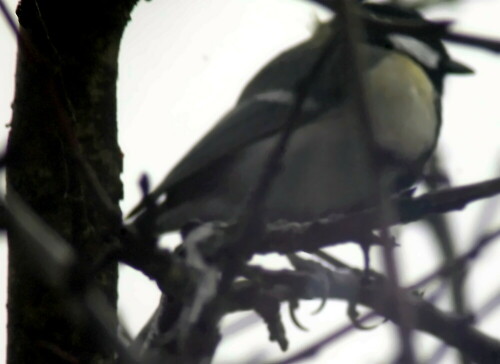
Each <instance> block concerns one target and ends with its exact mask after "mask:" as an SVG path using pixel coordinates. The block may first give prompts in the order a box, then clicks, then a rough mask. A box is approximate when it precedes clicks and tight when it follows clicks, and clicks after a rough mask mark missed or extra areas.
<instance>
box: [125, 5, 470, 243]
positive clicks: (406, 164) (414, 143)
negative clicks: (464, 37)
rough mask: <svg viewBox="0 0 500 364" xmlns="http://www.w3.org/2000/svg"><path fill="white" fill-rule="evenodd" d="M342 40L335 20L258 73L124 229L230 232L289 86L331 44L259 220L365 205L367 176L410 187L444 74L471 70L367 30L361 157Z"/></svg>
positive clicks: (409, 13) (436, 128) (395, 187)
mask: <svg viewBox="0 0 500 364" xmlns="http://www.w3.org/2000/svg"><path fill="white" fill-rule="evenodd" d="M362 9H363V11H365V12H367V13H368V14H371V15H372V16H375V17H377V18H381V19H389V20H394V19H395V20H396V21H397V20H416V21H424V18H423V16H422V15H421V14H420V13H419V12H417V11H414V10H408V9H404V8H401V7H397V6H395V5H388V4H375V3H366V4H363V5H362ZM342 34H343V33H342V29H341V27H339V26H338V22H337V20H336V19H335V17H334V18H333V19H332V20H330V21H329V22H327V23H323V24H320V25H318V27H317V29H316V30H315V32H314V33H313V34H312V35H311V37H310V38H309V39H307V40H305V41H303V42H302V43H300V44H298V45H296V46H294V47H293V48H291V49H288V50H286V51H284V52H283V53H281V54H279V55H278V56H277V57H276V58H274V59H273V60H271V61H270V62H269V63H268V64H267V65H266V66H264V67H263V68H262V69H261V70H260V71H259V72H258V73H257V74H256V75H255V76H254V78H253V79H252V80H251V81H250V82H249V83H248V85H247V86H246V87H245V88H244V90H243V91H242V93H241V95H240V97H239V99H238V101H237V102H236V104H235V106H234V107H233V109H232V110H230V111H229V112H228V113H227V114H226V115H225V116H224V117H222V119H221V120H220V121H219V122H218V123H217V124H216V125H215V126H214V128H213V129H212V130H210V131H209V132H208V133H207V134H206V135H205V136H204V137H203V138H202V139H201V140H200V141H199V142H198V143H197V144H196V145H195V146H194V147H193V148H192V149H191V150H190V151H189V152H188V153H187V154H186V155H185V157H184V158H183V159H182V160H181V161H180V162H179V163H178V164H177V165H176V166H175V167H174V168H173V170H171V172H170V173H169V174H168V175H167V176H166V177H165V179H164V180H163V181H162V182H161V183H160V184H159V185H158V186H157V187H156V188H155V189H154V190H153V191H151V192H150V193H148V194H147V196H145V197H144V199H143V200H142V202H141V203H140V204H139V205H138V206H137V207H136V208H135V209H134V210H133V211H132V213H131V216H134V217H135V220H134V221H133V224H134V225H135V226H136V227H138V228H139V229H140V230H141V231H145V230H147V233H148V234H152V235H160V234H162V233H165V232H170V231H176V230H181V229H182V228H183V227H184V226H186V225H189V224H190V223H196V224H197V223H203V222H234V220H235V219H237V218H238V216H240V215H241V212H242V211H241V210H242V209H244V208H245V206H246V201H247V200H248V198H250V196H251V193H252V191H253V190H254V189H255V188H256V186H257V184H258V183H259V179H260V178H261V176H262V173H263V170H264V169H265V168H266V162H267V161H268V159H269V155H270V154H271V153H272V151H273V148H275V146H276V143H277V142H278V140H279V138H280V135H281V132H282V130H283V129H284V128H285V127H286V125H287V123H288V122H289V119H290V110H292V109H293V107H294V106H297V105H296V103H297V97H296V90H297V87H298V85H299V84H300V82H302V81H303V80H304V79H305V78H307V76H308V75H309V74H310V72H311V68H313V67H315V64H316V63H317V60H318V58H319V57H321V55H322V54H323V53H322V52H323V50H324V49H325V47H327V46H328V44H329V43H328V42H332V43H333V44H335V43H337V45H338V46H336V47H332V49H331V51H330V52H329V53H327V54H326V55H325V56H324V57H325V59H324V62H323V65H322V66H321V69H320V70H319V71H318V75H317V76H316V77H315V78H314V80H312V81H311V82H310V84H309V85H307V94H306V96H305V97H304V99H303V100H302V102H301V104H300V105H299V106H300V108H299V109H300V110H299V111H298V113H299V115H298V118H297V119H298V120H297V122H296V123H295V124H294V126H293V130H292V131H291V134H290V136H289V139H288V141H287V143H286V148H285V149H284V152H283V155H282V157H281V161H280V162H281V163H280V167H279V168H278V169H277V170H276V171H275V172H274V173H273V180H272V181H271V184H270V187H269V190H268V192H267V194H266V197H265V201H264V202H263V209H262V215H263V221H264V222H265V223H273V222H276V221H284V222H291V223H295V222H298V223H302V222H311V221H316V220H319V219H321V218H323V217H326V216H328V215H329V214H332V213H348V212H350V211H354V210H356V209H360V208H363V207H366V206H369V205H370V204H373V203H374V200H375V199H376V196H377V193H378V192H377V191H376V188H375V186H376V185H377V183H374V181H373V178H382V177H381V176H384V180H385V181H386V183H387V185H388V186H389V189H390V192H391V193H400V192H401V191H405V190H407V189H408V188H409V187H411V186H413V185H414V184H415V183H416V182H417V181H418V179H419V178H420V177H421V175H422V173H423V168H424V165H425V163H426V161H427V160H428V159H429V157H430V156H431V154H432V153H433V151H434V150H435V148H436V144H437V140H438V137H439V133H440V129H441V98H442V95H443V91H444V78H445V76H446V75H448V74H467V73H471V72H472V70H471V69H470V68H468V67H467V66H465V65H463V64H461V63H459V62H457V61H455V60H453V59H452V58H451V57H450V56H449V54H448V52H447V50H446V48H445V46H444V44H443V42H442V40H441V39H440V37H439V35H437V34H432V33H429V34H426V35H420V36H418V37H417V36H415V35H411V34H407V33H400V32H399V33H398V32H397V31H396V30H394V31H385V32H382V31H376V29H371V30H368V31H366V32H365V34H364V36H363V37H362V38H361V39H360V40H359V41H358V42H357V43H356V49H357V51H358V53H359V57H360V59H361V60H362V61H363V62H362V69H361V73H362V78H363V80H364V87H365V91H366V104H367V109H368V111H369V116H370V118H369V121H370V129H371V131H372V133H373V134H372V139H373V148H374V149H373V148H372V149H369V148H367V147H366V145H365V143H364V142H363V133H366V131H365V130H361V129H362V128H361V127H360V125H362V124H360V123H359V122H357V121H359V120H358V119H357V118H359V112H358V111H357V110H356V109H355V108H354V107H353V103H352V100H353V97H356V95H353V94H352V87H351V84H350V82H351V80H350V79H349V72H347V71H346V67H349V64H348V63H346V62H345V55H344V51H345V48H343V47H342ZM373 153H376V158H375V157H374V156H373V155H372V154H373ZM370 164H374V165H370ZM373 169H375V171H376V172H377V173H375V174H374V173H373Z"/></svg>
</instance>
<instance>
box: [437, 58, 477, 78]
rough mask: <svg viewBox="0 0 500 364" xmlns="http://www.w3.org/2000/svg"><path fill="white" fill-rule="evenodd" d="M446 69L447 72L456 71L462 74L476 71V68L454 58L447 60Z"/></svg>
mask: <svg viewBox="0 0 500 364" xmlns="http://www.w3.org/2000/svg"><path fill="white" fill-rule="evenodd" d="M444 70H445V72H446V73H456V74H462V75H467V74H471V73H474V70H473V69H472V68H470V67H468V66H466V65H464V64H463V63H460V62H457V61H454V60H453V59H449V60H447V61H446V63H445V64H444Z"/></svg>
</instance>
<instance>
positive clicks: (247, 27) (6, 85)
mask: <svg viewBox="0 0 500 364" xmlns="http://www.w3.org/2000/svg"><path fill="white" fill-rule="evenodd" d="M7 4H8V5H10V8H11V9H14V7H15V1H12V0H9V1H7ZM428 14H429V17H432V18H440V19H442V18H448V19H455V20H456V28H457V29H460V30H462V31H471V32H473V33H475V34H483V35H490V36H496V37H497V38H500V22H498V15H499V14H500V1H498V0H470V1H464V2H463V4H462V5H460V6H454V7H450V6H447V7H440V8H435V9H432V10H431V11H429V13H428ZM325 16H326V14H325V13H324V12H320V11H319V10H317V9H316V8H314V7H312V6H310V5H309V4H307V3H306V2H302V1H293V0H287V1H285V0H254V1H251V0H211V1H207V0H189V1H188V0H178V1H173V0H172V1H160V0H155V1H151V2H145V1H142V2H140V4H139V5H138V6H137V8H136V10H135V11H134V13H133V15H132V20H131V22H130V25H129V27H128V28H127V31H126V33H125V37H124V40H123V45H122V49H121V55H120V74H119V84H118V90H119V92H118V105H119V108H118V118H119V129H120V131H119V132H120V134H119V137H120V144H121V147H122V149H123V151H124V154H125V159H124V161H125V169H124V173H123V175H122V180H123V181H124V184H125V199H124V201H123V202H122V207H123V209H124V211H127V210H129V209H130V208H131V207H132V205H134V204H135V203H136V202H137V201H138V199H139V193H138V189H137V183H136V181H137V179H138V177H139V175H140V174H141V173H143V172H147V173H148V174H149V175H150V176H151V178H152V182H153V184H156V183H158V182H160V180H161V179H162V178H163V177H164V175H165V174H166V173H167V172H168V171H169V169H170V168H172V167H173V165H174V164H175V163H176V162H177V161H178V160H179V159H180V158H181V157H182V155H183V154H184V153H186V152H187V151H188V149H189V148H190V147H191V146H192V145H193V143H194V142H195V141H196V140H197V139H198V138H199V137H200V136H202V135H203V134H204V133H205V132H206V131H207V130H208V129H209V128H210V127H211V126H212V125H213V124H214V123H215V122H216V121H217V120H218V119H219V118H220V117H221V116H222V115H223V114H224V113H225V112H226V111H227V110H229V109H230V108H231V106H232V104H233V103H234V101H235V100H236V98H237V97H238V93H239V91H240V90H241V89H242V87H243V86H244V85H245V82H246V81H248V80H249V79H250V78H251V77H252V75H253V74H254V73H255V72H256V71H257V70H258V69H259V68H260V67H261V66H262V65H264V64H265V63H266V61H268V60H269V59H270V58H272V57H273V56H274V55H276V54H278V53H279V52H280V51H281V50H283V49H285V48H286V47H288V46H290V45H292V44H294V43H296V42H298V41H299V40H301V39H304V38H305V37H307V36H308V34H310V32H311V30H312V29H313V28H314V25H315V23H316V21H317V18H318V17H319V18H325ZM450 48H451V52H452V54H453V55H454V57H455V58H457V59H460V60H461V61H463V62H464V63H466V64H468V65H469V66H471V67H472V68H474V69H475V70H476V75H474V76H470V77H454V78H452V79H449V80H448V82H447V84H446V86H447V87H446V96H445V104H444V124H443V131H442V137H441V140H440V143H439V149H440V150H441V151H442V152H443V156H444V160H445V164H446V167H447V169H448V170H449V171H450V173H451V176H452V182H453V183H454V184H464V183H470V182H475V181H480V180H482V179H484V178H489V177H493V176H494V175H495V174H498V168H496V167H498V161H499V160H500V147H499V144H500V143H499V142H498V140H499V137H498V136H499V135H500V112H499V110H498V102H499V99H498V96H499V95H500V93H499V89H500V72H499V71H500V60H499V59H498V58H496V57H495V56H494V55H492V54H489V53H487V52H484V51H478V50H473V49H468V48H464V47H457V46H453V47H450ZM14 63H15V41H14V39H13V37H12V36H11V34H10V33H9V31H8V30H7V29H6V28H5V26H4V24H3V23H2V21H1V20H0V120H2V121H3V122H4V123H5V124H6V123H8V122H9V120H10V106H9V105H10V103H11V101H12V93H13V71H14ZM7 131H8V129H1V130H0V142H1V143H4V142H5V140H6V136H7ZM483 209H484V204H480V203H475V204H473V205H472V206H471V207H469V208H467V210H466V211H465V212H459V213H454V214H451V215H452V216H451V220H452V224H453V231H454V233H455V236H456V239H457V241H458V244H459V245H460V247H461V248H462V249H465V248H466V247H467V246H469V245H470V244H471V242H472V240H471V239H472V238H473V237H474V234H475V233H476V232H477V224H478V220H479V219H480V216H479V214H480V213H481V211H482V210H483ZM488 218H489V220H490V221H485V220H484V219H482V218H481V220H482V221H483V223H484V224H485V226H486V228H488V227H494V226H496V227H498V226H499V224H500V219H499V216H498V214H496V215H495V214H494V213H493V212H491V213H489V214H488ZM428 238H429V236H428V233H427V232H426V231H425V230H424V229H423V227H422V225H420V224H411V225H409V226H407V227H405V228H404V229H401V238H400V242H402V247H401V248H400V249H399V250H400V253H399V255H400V256H401V261H402V266H404V268H405V269H404V271H403V279H404V281H405V282H406V283H410V282H413V281H415V280H417V279H418V278H419V277H422V276H423V275H424V274H425V272H429V271H430V270H431V269H432V268H433V267H435V266H437V264H439V261H438V259H437V257H436V251H435V248H434V247H433V245H432V243H431V241H430V239H428ZM332 251H333V252H335V253H338V254H341V255H342V256H343V257H345V258H347V259H350V260H351V261H352V262H355V263H357V264H359V263H360V253H359V251H358V250H357V249H355V247H350V246H345V247H340V248H335V249H334V250H332ZM5 252H6V245H5V244H1V243H0V288H1V290H0V302H5V287H6V283H5V282H6V280H5V277H6V259H5V256H6V254H5ZM374 254H378V252H375V253H374ZM498 257H500V247H493V248H490V249H489V250H488V252H487V254H483V255H482V256H481V257H480V258H479V259H478V263H477V265H476V266H475V268H474V269H473V270H472V271H471V272H470V277H469V279H468V284H467V288H468V289H469V292H471V293H472V294H470V301H471V302H470V303H471V305H472V307H475V308H477V307H480V306H481V305H482V303H483V302H484V301H485V300H486V299H487V298H488V297H489V296H490V295H491V294H492V292H497V291H498V290H499V289H500V285H499V286H498V287H497V286H496V284H498V279H497V277H499V276H500V267H499V264H498ZM122 273H123V276H124V277H126V280H122V285H121V286H120V311H121V313H122V315H123V316H124V317H125V319H126V324H127V327H128V328H129V329H130V330H131V331H132V332H137V331H138V330H139V328H140V326H141V325H142V324H143V322H144V321H145V320H146V318H147V317H148V316H149V314H150V312H151V311H152V310H153V309H154V307H155V305H156V303H157V299H158V292H157V290H156V288H155V286H154V284H152V283H151V282H147V281H146V280H145V279H144V278H143V277H141V275H140V274H137V273H134V272H132V271H131V270H130V269H124V270H123V271H122ZM125 281H126V285H125V284H123V282H125ZM317 304H318V303H317V302H314V303H307V304H304V305H303V306H304V309H303V310H301V311H300V313H299V315H300V317H301V319H302V322H303V323H304V324H305V325H306V326H308V327H309V328H310V330H309V332H308V333H303V332H299V331H298V330H296V329H294V328H293V327H292V326H293V325H292V324H291V323H290V322H289V320H288V319H286V325H287V328H288V329H289V338H290V341H291V347H292V348H294V347H298V346H299V345H302V344H306V343H308V342H313V341H314V338H315V337H316V336H317V335H320V334H321V333H326V332H330V331H332V330H333V329H334V328H335V327H339V326H341V325H343V324H345V323H346V322H348V319H347V317H346V315H345V310H346V303H344V302H336V303H329V304H328V305H327V307H326V309H325V310H324V311H323V312H321V313H320V314H319V315H316V316H312V315H311V314H310V313H311V312H312V311H313V310H314V308H315V307H316V306H317ZM2 305H3V303H2ZM442 305H443V307H446V302H443V303H442ZM284 317H287V314H286V313H285V314H284ZM0 327H1V328H3V327H5V315H4V311H0ZM480 327H481V329H483V330H485V331H486V332H488V333H490V334H495V335H496V336H497V337H500V317H499V315H498V314H497V315H496V316H492V318H491V319H488V320H487V321H486V322H485V323H484V324H481V325H480ZM242 335H243V334H242ZM244 335H247V336H245V339H242V336H241V335H240V336H234V337H232V338H230V339H228V340H227V341H226V343H225V344H223V345H222V346H221V348H220V350H219V352H218V356H217V358H218V359H217V360H218V361H219V362H235V361H239V362H241V358H247V359H248V358H249V356H250V355H252V354H253V353H255V352H256V350H257V351H258V350H262V353H267V354H269V355H278V354H279V350H277V348H276V345H275V344H271V343H268V342H267V337H268V335H267V333H266V330H265V328H264V326H263V325H258V326H255V327H253V328H252V329H251V330H249V332H248V333H245V334H244ZM393 335H394V331H393V330H392V327H391V325H390V324H385V325H382V326H380V327H379V328H377V329H376V330H372V331H369V332H360V333H356V334H354V335H351V337H350V339H349V340H342V341H340V342H338V343H336V344H335V346H333V347H332V348H331V349H329V350H326V351H324V352H322V353H321V355H319V356H318V357H317V358H316V361H315V362H317V363H320V362H324V363H327V362H332V361H333V360H335V361H336V362H338V363H347V362H350V363H374V362H380V363H383V362H384V360H387V358H388V357H390V356H389V355H388V354H383V353H391V352H392V351H391V350H393V347H394V345H393ZM4 340H5V338H4V331H3V330H2V331H0V363H1V362H4V357H3V355H4V354H5V352H4V350H3V348H4V346H5V345H4V344H3V342H4ZM417 341H418V344H419V345H422V348H423V349H422V351H424V352H425V353H429V352H432V350H433V348H434V347H435V344H436V342H435V341H433V339H430V338H428V337H427V336H424V335H422V336H419V337H418V339H417ZM360 342H361V343H362V344H363V345H362V347H363V350H359V343H360ZM238 358H240V359H238ZM450 360H451V359H450Z"/></svg>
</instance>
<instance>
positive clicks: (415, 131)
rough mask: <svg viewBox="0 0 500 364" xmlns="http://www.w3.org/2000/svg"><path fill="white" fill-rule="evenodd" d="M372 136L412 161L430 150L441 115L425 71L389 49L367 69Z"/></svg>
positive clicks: (382, 144)
mask: <svg viewBox="0 0 500 364" xmlns="http://www.w3.org/2000/svg"><path fill="white" fill-rule="evenodd" d="M366 82H367V91H368V92H367V93H368V103H369V106H370V116H371V120H372V123H373V133H374V139H375V141H376V143H377V144H378V146H379V147H381V148H382V149H384V150H386V151H388V152H390V153H391V154H393V155H395V156H397V157H398V158H399V159H402V160H406V161H414V160H417V159H419V158H420V157H421V156H422V155H424V154H425V153H427V152H429V151H430V150H432V148H433V147H434V145H435V143H436V139H437V134H438V131H439V123H440V117H439V115H438V110H437V107H436V97H437V95H436V92H435V91H434V87H433V84H432V81H431V80H430V78H429V77H428V76H427V74H426V72H425V71H424V70H423V69H422V67H421V66H420V65H419V64H417V63H416V62H414V61H412V60H411V59H410V58H409V57H407V56H405V55H402V54H398V53H392V54H391V55H389V56H386V57H384V58H383V59H381V60H380V62H378V63H377V64H376V65H375V66H374V67H373V68H371V69H370V71H369V72H368V73H367V78H366Z"/></svg>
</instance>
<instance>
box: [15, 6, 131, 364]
mask: <svg viewBox="0 0 500 364" xmlns="http://www.w3.org/2000/svg"><path fill="white" fill-rule="evenodd" d="M135 3H136V0H113V1H97V0H94V1H92V0H90V1H89V0H86V1H63V0H59V1H54V0H52V1H48V0H23V1H22V2H21V3H20V5H19V7H18V10H17V14H18V16H19V21H20V24H21V30H20V32H21V37H20V39H19V51H18V59H17V70H16V91H15V99H14V104H13V119H12V129H11V132H10V135H9V141H8V158H7V161H8V162H7V164H8V165H7V181H8V183H9V187H8V189H14V190H15V191H16V192H17V193H18V194H19V195H20V196H21V197H22V198H23V200H24V201H25V202H26V203H27V204H28V205H30V207H31V208H32V209H33V210H34V211H35V212H36V213H37V214H39V216H40V217H41V218H42V219H43V220H44V221H45V222H46V223H47V224H48V225H49V226H51V227H52V228H54V229H55V230H56V231H57V232H59V234H61V235H62V236H63V237H64V238H65V239H66V240H67V241H68V242H69V243H70V244H71V246H72V247H73V248H74V249H75V251H76V252H77V253H78V255H79V258H80V261H81V262H82V263H83V264H84V265H85V266H86V267H88V268H92V267H93V265H94V263H95V262H96V260H97V259H100V258H102V257H103V256H104V255H105V253H106V251H108V250H109V247H110V243H109V237H110V236H111V235H112V234H114V233H115V231H113V230H115V229H116V228H117V227H115V226H112V225H111V226H110V225H109V224H107V223H106V222H108V221H109V218H108V217H107V216H106V214H107V212H106V210H105V209H104V208H103V204H102V203H100V200H99V198H98V197H97V196H96V194H95V193H94V190H93V189H92V188H90V185H89V183H86V182H85V181H86V179H85V178H84V177H85V175H84V173H83V172H82V168H81V165H80V164H79V163H77V162H76V161H77V160H76V159H75V154H78V151H80V153H81V155H83V157H84V158H85V160H86V161H87V162H88V164H89V165H90V166H91V168H92V169H93V170H94V171H95V174H96V176H97V179H98V180H99V181H100V184H101V185H102V186H103V187H104V190H105V191H106V192H107V194H108V195H109V197H110V199H111V201H112V202H113V204H115V205H116V206H117V204H118V201H119V200H120V199H121V197H122V186H121V181H120V173H121V170H122V154H121V151H120V148H119V146H118V143H117V121H116V80H117V74H118V51H119V44H120V40H121V37H122V34H123V30H124V28H125V25H126V23H127V21H128V20H129V17H130V12H131V10H132V8H133V6H134V5H135ZM7 193H9V190H8V191H7ZM17 239H18V237H17V236H16V234H14V233H13V232H9V280H8V345H7V362H8V363H9V364H18V363H112V362H114V353H113V349H112V348H110V347H105V345H103V344H102V338H100V337H96V336H97V335H96V334H95V332H92V330H91V329H90V328H89V326H88V325H87V320H86V319H85V318H84V316H83V315H82V314H81V313H80V314H78V313H75V312H71V311H70V310H68V307H67V305H66V304H65V301H64V300H63V299H62V297H61V295H60V294H57V293H56V292H54V291H53V290H51V289H50V288H49V287H47V286H45V285H44V284H43V283H42V282H41V280H40V279H39V275H40V274H39V273H37V271H36V270H34V269H33V268H32V266H33V264H32V262H33V261H32V259H33V257H32V256H30V251H29V249H26V248H23V246H22V245H21V244H20V243H19V241H18V240H17ZM62 278H64V277H61V279H62ZM117 278H118V275H117V266H116V263H113V264H110V265H108V266H106V268H105V269H103V270H100V271H99V273H97V274H96V275H95V276H94V277H92V284H94V285H95V286H97V287H98V288H100V289H101V290H102V291H103V292H104V293H105V295H106V297H107V298H108V300H109V302H110V304H111V305H112V306H113V307H116V301H117Z"/></svg>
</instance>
